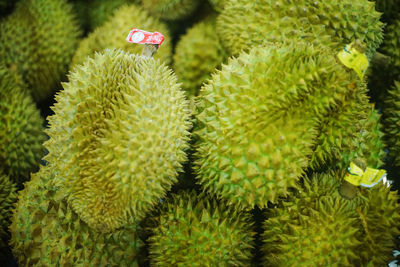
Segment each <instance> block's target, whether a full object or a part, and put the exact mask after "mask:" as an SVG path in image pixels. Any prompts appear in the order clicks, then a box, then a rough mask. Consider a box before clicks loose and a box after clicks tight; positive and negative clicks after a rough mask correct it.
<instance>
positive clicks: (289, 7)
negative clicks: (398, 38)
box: [217, 0, 383, 56]
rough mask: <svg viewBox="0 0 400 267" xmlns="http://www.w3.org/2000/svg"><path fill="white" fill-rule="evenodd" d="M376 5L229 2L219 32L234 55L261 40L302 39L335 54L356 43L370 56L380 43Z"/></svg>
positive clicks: (343, 0)
mask: <svg viewBox="0 0 400 267" xmlns="http://www.w3.org/2000/svg"><path fill="white" fill-rule="evenodd" d="M374 7H375V6H374V3H373V2H369V1H368V0H356V1H353V0H334V1H313V0H302V1H285V0H278V1H270V0H255V1H249V0H237V1H228V2H227V3H226V5H225V8H224V10H223V11H222V12H221V14H220V16H219V17H218V20H217V33H218V35H219V37H220V39H221V43H222V44H223V45H224V47H225V48H226V49H227V51H229V52H230V53H231V54H234V55H237V54H238V53H240V52H241V51H242V50H248V49H249V48H251V47H253V46H254V45H260V44H262V43H263V42H265V41H270V42H280V41H282V40H284V39H292V40H299V39H303V40H307V41H308V42H311V43H315V42H318V43H323V44H325V45H327V46H329V47H331V48H333V49H335V50H338V49H343V47H344V46H345V45H346V44H349V43H351V42H353V41H355V40H356V39H359V40H361V41H363V42H364V43H366V44H367V54H368V55H369V56H371V55H372V54H373V53H374V51H375V50H376V48H377V47H378V46H379V44H380V43H381V42H382V39H383V35H382V27H383V23H382V22H380V21H379V18H380V15H381V14H380V13H379V12H376V11H375V9H374Z"/></svg>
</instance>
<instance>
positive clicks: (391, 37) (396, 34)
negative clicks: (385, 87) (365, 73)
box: [379, 20, 400, 82]
mask: <svg viewBox="0 0 400 267" xmlns="http://www.w3.org/2000/svg"><path fill="white" fill-rule="evenodd" d="M399 27H400V20H396V21H394V22H393V24H391V25H389V26H388V27H387V28H386V29H385V39H384V41H383V44H382V46H381V47H380V48H379V49H380V51H381V52H382V53H383V54H385V55H386V56H388V57H389V58H390V61H389V65H390V68H389V69H388V70H389V72H390V75H391V78H392V79H394V78H397V77H399V76H400V49H399V47H400V30H399ZM383 82H384V81H383Z"/></svg>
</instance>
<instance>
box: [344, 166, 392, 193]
mask: <svg viewBox="0 0 400 267" xmlns="http://www.w3.org/2000/svg"><path fill="white" fill-rule="evenodd" d="M384 177H386V171H385V170H378V169H373V168H369V167H368V168H367V169H366V170H365V171H363V170H362V169H361V168H360V167H358V166H357V165H356V164H354V163H353V162H350V167H349V168H348V169H347V175H346V176H345V177H344V179H345V180H346V181H347V182H349V183H351V184H353V185H355V186H359V185H361V186H364V187H373V186H374V185H376V184H377V183H379V182H380V181H381V180H382V179H383V178H384Z"/></svg>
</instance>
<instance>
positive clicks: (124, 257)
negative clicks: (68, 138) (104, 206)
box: [10, 164, 143, 266]
mask: <svg viewBox="0 0 400 267" xmlns="http://www.w3.org/2000/svg"><path fill="white" fill-rule="evenodd" d="M58 174H59V171H58V170H57V169H56V168H54V166H53V165H52V164H50V165H48V166H46V167H42V168H41V170H40V171H39V172H38V173H35V174H33V175H32V179H31V181H29V182H28V183H27V184H26V186H25V189H24V190H22V191H21V192H20V194H19V196H18V202H17V204H16V207H15V209H14V211H13V215H12V224H11V226H10V231H11V242H10V245H11V246H12V252H13V255H14V257H15V258H16V260H17V262H18V263H19V265H20V266H138V256H139V255H138V254H139V252H140V251H139V250H140V248H141V246H142V245H143V242H142V241H141V240H140V239H139V237H138V226H137V223H131V224H128V225H126V226H124V227H122V228H120V229H118V230H115V231H113V232H112V233H108V234H104V233H101V232H98V231H96V230H95V229H93V228H91V227H89V226H88V225H87V224H86V223H85V222H83V221H82V220H81V219H80V218H79V217H80V216H79V215H78V214H76V213H75V212H74V211H73V209H72V208H71V205H70V204H69V203H68V196H67V195H66V194H65V190H64V189H63V188H62V187H60V186H57V185H56V184H55V183H54V181H55V180H57V176H58Z"/></svg>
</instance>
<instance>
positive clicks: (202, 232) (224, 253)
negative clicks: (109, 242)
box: [149, 191, 254, 266]
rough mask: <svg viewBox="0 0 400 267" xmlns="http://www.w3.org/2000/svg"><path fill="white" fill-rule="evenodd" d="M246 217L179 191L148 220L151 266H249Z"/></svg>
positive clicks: (250, 231) (222, 204) (249, 229)
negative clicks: (150, 223)
mask: <svg viewBox="0 0 400 267" xmlns="http://www.w3.org/2000/svg"><path fill="white" fill-rule="evenodd" d="M249 215H250V214H248V213H247V212H243V211H240V210H238V209H237V208H235V207H233V206H227V205H226V203H225V202H217V201H216V200H215V199H212V198H210V197H209V196H207V195H203V196H198V195H197V194H196V193H195V192H194V191H190V192H188V191H180V192H179V193H178V194H174V195H172V196H171V199H169V200H167V201H166V202H163V203H162V206H161V208H160V211H159V215H157V216H155V217H154V218H152V220H153V222H152V224H153V225H154V228H152V229H151V232H152V235H151V237H150V238H149V253H150V265H151V266H250V262H251V258H252V248H253V242H254V240H253V236H254V232H253V229H252V228H253V223H252V222H251V220H250V216H249Z"/></svg>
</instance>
